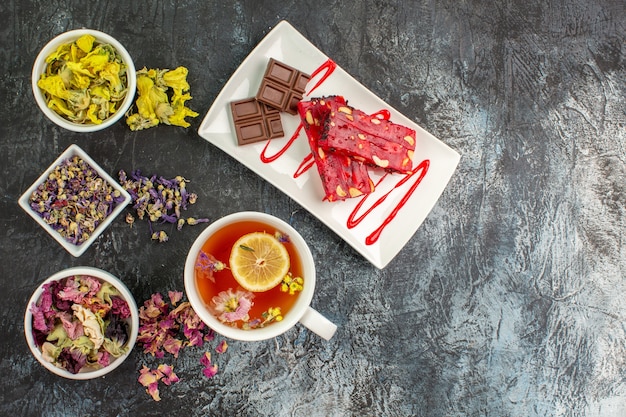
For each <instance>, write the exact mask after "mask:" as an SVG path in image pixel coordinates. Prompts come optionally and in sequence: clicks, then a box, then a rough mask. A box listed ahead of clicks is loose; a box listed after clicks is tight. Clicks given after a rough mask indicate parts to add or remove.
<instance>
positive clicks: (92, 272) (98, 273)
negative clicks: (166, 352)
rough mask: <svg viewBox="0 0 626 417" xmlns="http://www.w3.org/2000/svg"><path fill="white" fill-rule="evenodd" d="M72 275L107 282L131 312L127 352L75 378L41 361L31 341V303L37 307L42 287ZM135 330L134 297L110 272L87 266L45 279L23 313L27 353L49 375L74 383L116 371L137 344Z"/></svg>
mask: <svg viewBox="0 0 626 417" xmlns="http://www.w3.org/2000/svg"><path fill="white" fill-rule="evenodd" d="M72 275H89V276H92V277H95V278H98V279H100V280H102V281H106V282H109V283H111V284H113V286H115V288H117V289H118V290H119V292H120V293H121V295H122V297H123V298H124V300H126V302H127V303H128V307H129V308H130V311H131V316H130V335H129V336H130V337H129V339H128V343H127V345H128V352H126V353H125V354H124V355H122V356H120V357H117V358H112V359H111V362H110V364H109V366H106V367H104V368H100V369H96V370H89V371H84V372H83V371H81V372H78V373H77V374H73V373H71V372H69V371H67V370H65V369H62V368H59V367H57V366H55V365H54V364H52V363H50V362H48V361H46V360H45V359H44V358H43V355H42V353H41V350H40V349H39V348H38V347H37V345H36V343H35V339H34V337H33V314H32V313H31V311H30V308H31V305H32V304H33V303H36V302H37V301H38V300H39V298H40V297H41V294H42V293H43V286H44V285H45V284H47V283H48V282H51V281H58V280H61V279H63V278H67V277H70V276H72ZM138 330H139V312H138V310H137V304H136V303H135V299H134V298H133V295H132V294H131V293H130V291H129V290H128V288H127V287H126V285H124V283H123V282H122V281H121V280H120V279H119V278H117V277H115V276H114V275H112V274H110V273H109V272H106V271H103V270H102V269H98V268H93V267H89V266H79V267H72V268H68V269H64V270H62V271H59V272H57V273H55V274H53V275H51V276H50V277H48V278H46V280H45V281H43V282H42V283H41V284H40V285H39V287H37V289H36V290H35V292H34V293H33V295H32V296H31V298H30V300H29V301H28V305H27V306H26V313H25V314H24V334H25V336H26V342H27V343H28V347H29V348H30V351H31V352H32V353H33V355H34V356H35V358H36V359H37V360H38V361H39V363H41V364H42V365H43V366H44V367H45V368H46V369H48V370H49V371H50V372H52V373H54V374H56V375H58V376H62V377H65V378H68V379H76V380H86V379H93V378H98V377H101V376H103V375H106V374H108V373H109V372H111V371H113V370H114V369H115V368H117V367H118V366H120V365H121V364H122V362H124V360H125V359H126V358H127V357H128V355H129V354H130V352H131V351H132V349H133V347H134V346H135V342H136V341H137V333H138Z"/></svg>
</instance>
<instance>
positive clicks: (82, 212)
mask: <svg viewBox="0 0 626 417" xmlns="http://www.w3.org/2000/svg"><path fill="white" fill-rule="evenodd" d="M130 201H131V196H130V194H128V192H126V190H124V188H122V186H121V185H120V184H119V183H117V182H116V181H115V180H114V179H113V178H112V177H111V176H110V175H109V174H107V172H106V171H104V170H103V169H102V168H101V167H100V166H99V165H98V164H96V162H95V161H94V160H93V159H91V158H90V157H89V155H87V153H86V152H85V151H83V150H82V149H81V148H80V147H78V146H77V145H71V146H70V147H68V148H67V149H66V150H65V151H64V152H63V153H62V154H61V155H60V156H59V157H58V158H57V160H56V161H54V162H53V163H52V165H50V166H49V167H48V169H46V170H45V171H44V172H43V174H41V176H40V177H39V178H38V179H37V180H36V181H35V182H34V183H33V184H32V185H31V186H30V187H29V189H28V190H26V192H24V194H22V196H21V197H20V199H19V205H20V207H22V208H23V209H24V211H26V213H28V214H29V215H30V216H31V217H32V218H33V219H34V220H35V221H36V222H37V223H39V224H40V225H41V226H42V227H43V228H44V229H45V230H46V231H47V232H48V233H49V234H50V236H52V237H53V238H54V239H55V240H56V241H57V242H59V243H60V244H61V245H62V246H63V247H64V248H65V249H66V250H67V251H68V252H69V253H70V254H72V255H73V256H75V257H79V256H81V255H82V254H83V253H84V252H85V251H86V250H87V249H88V248H89V246H90V245H91V244H92V243H93V242H94V241H95V240H96V239H97V238H98V236H100V234H102V232H103V231H104V230H105V229H106V228H107V226H109V224H111V222H112V221H113V219H115V218H116V217H117V216H118V215H119V214H120V213H121V212H122V211H123V210H124V208H125V207H126V206H127V205H128V203H130Z"/></svg>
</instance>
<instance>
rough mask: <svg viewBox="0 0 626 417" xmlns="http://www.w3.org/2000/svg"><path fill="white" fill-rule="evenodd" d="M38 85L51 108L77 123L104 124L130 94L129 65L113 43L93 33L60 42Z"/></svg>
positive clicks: (49, 57)
mask: <svg viewBox="0 0 626 417" xmlns="http://www.w3.org/2000/svg"><path fill="white" fill-rule="evenodd" d="M46 63H47V64H48V65H47V66H46V70H45V72H44V73H43V74H42V75H41V77H40V79H39V80H38V81H37V85H38V86H39V88H40V89H41V90H42V91H43V93H44V96H45V97H46V100H47V103H48V107H49V108H51V109H52V110H54V111H55V112H57V113H58V114H60V115H61V116H63V117H65V118H66V119H68V120H69V121H71V122H74V123H88V124H92V123H93V124H100V123H102V122H103V121H104V120H105V119H107V118H109V117H110V116H111V115H113V114H114V113H115V111H116V110H117V108H118V106H117V105H116V102H121V101H122V100H123V99H124V97H125V96H126V93H127V90H128V89H127V87H126V85H127V79H126V65H125V64H124V63H123V62H122V58H121V57H120V56H119V54H118V53H117V51H116V50H115V49H114V48H113V47H112V46H111V45H109V44H98V43H97V42H96V39H95V38H94V37H93V36H91V35H83V36H81V37H80V38H78V39H77V40H76V41H74V42H69V43H66V44H63V45H60V46H59V47H58V48H57V49H56V51H54V52H52V53H51V54H50V55H48V56H47V57H46Z"/></svg>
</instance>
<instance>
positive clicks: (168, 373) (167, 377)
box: [157, 364, 180, 385]
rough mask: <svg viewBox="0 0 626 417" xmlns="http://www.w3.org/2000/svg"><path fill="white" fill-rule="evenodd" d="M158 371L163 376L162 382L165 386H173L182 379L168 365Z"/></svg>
mask: <svg viewBox="0 0 626 417" xmlns="http://www.w3.org/2000/svg"><path fill="white" fill-rule="evenodd" d="M157 371H158V372H159V373H160V374H161V375H162V379H161V380H162V381H163V383H164V384H165V385H172V384H174V383H176V382H178V381H180V378H178V376H177V375H176V374H175V373H174V368H173V367H172V366H170V365H167V364H161V365H159V366H158V367H157Z"/></svg>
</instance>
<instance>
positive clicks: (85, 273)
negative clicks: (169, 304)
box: [24, 267, 139, 380]
mask: <svg viewBox="0 0 626 417" xmlns="http://www.w3.org/2000/svg"><path fill="white" fill-rule="evenodd" d="M138 329H139V311H138V309H137V304H136V303H135V300H134V298H133V296H132V294H131V293H130V291H129V290H128V288H127V287H126V285H124V283H123V282H122V281H120V279H119V278H117V277H115V276H114V275H112V274H110V273H108V272H106V271H103V270H101V269H98V268H92V267H74V268H69V269H65V270H63V271H60V272H57V273H56V274H54V275H52V276H50V277H49V278H47V279H46V280H45V281H44V282H43V283H42V284H41V285H40V286H39V287H38V288H37V290H35V292H34V293H33V295H32V297H31V298H30V300H29V302H28V307H27V309H26V314H25V315H24V333H25V335H26V341H27V343H28V347H29V348H30V350H31V352H32V353H33V355H34V356H35V358H36V359H37V360H38V361H39V362H40V363H41V364H42V365H43V366H44V367H45V368H46V369H48V370H49V371H51V372H53V373H54V374H56V375H59V376H62V377H65V378H68V379H77V380H85V379H92V378H98V377H101V376H103V375H105V374H107V373H109V372H111V371H112V370H114V369H115V368H117V367H118V366H120V365H121V364H122V362H124V360H125V359H126V358H127V357H128V355H129V354H130V352H131V351H132V349H133V346H134V345H135V342H136V340H137V332H138Z"/></svg>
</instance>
